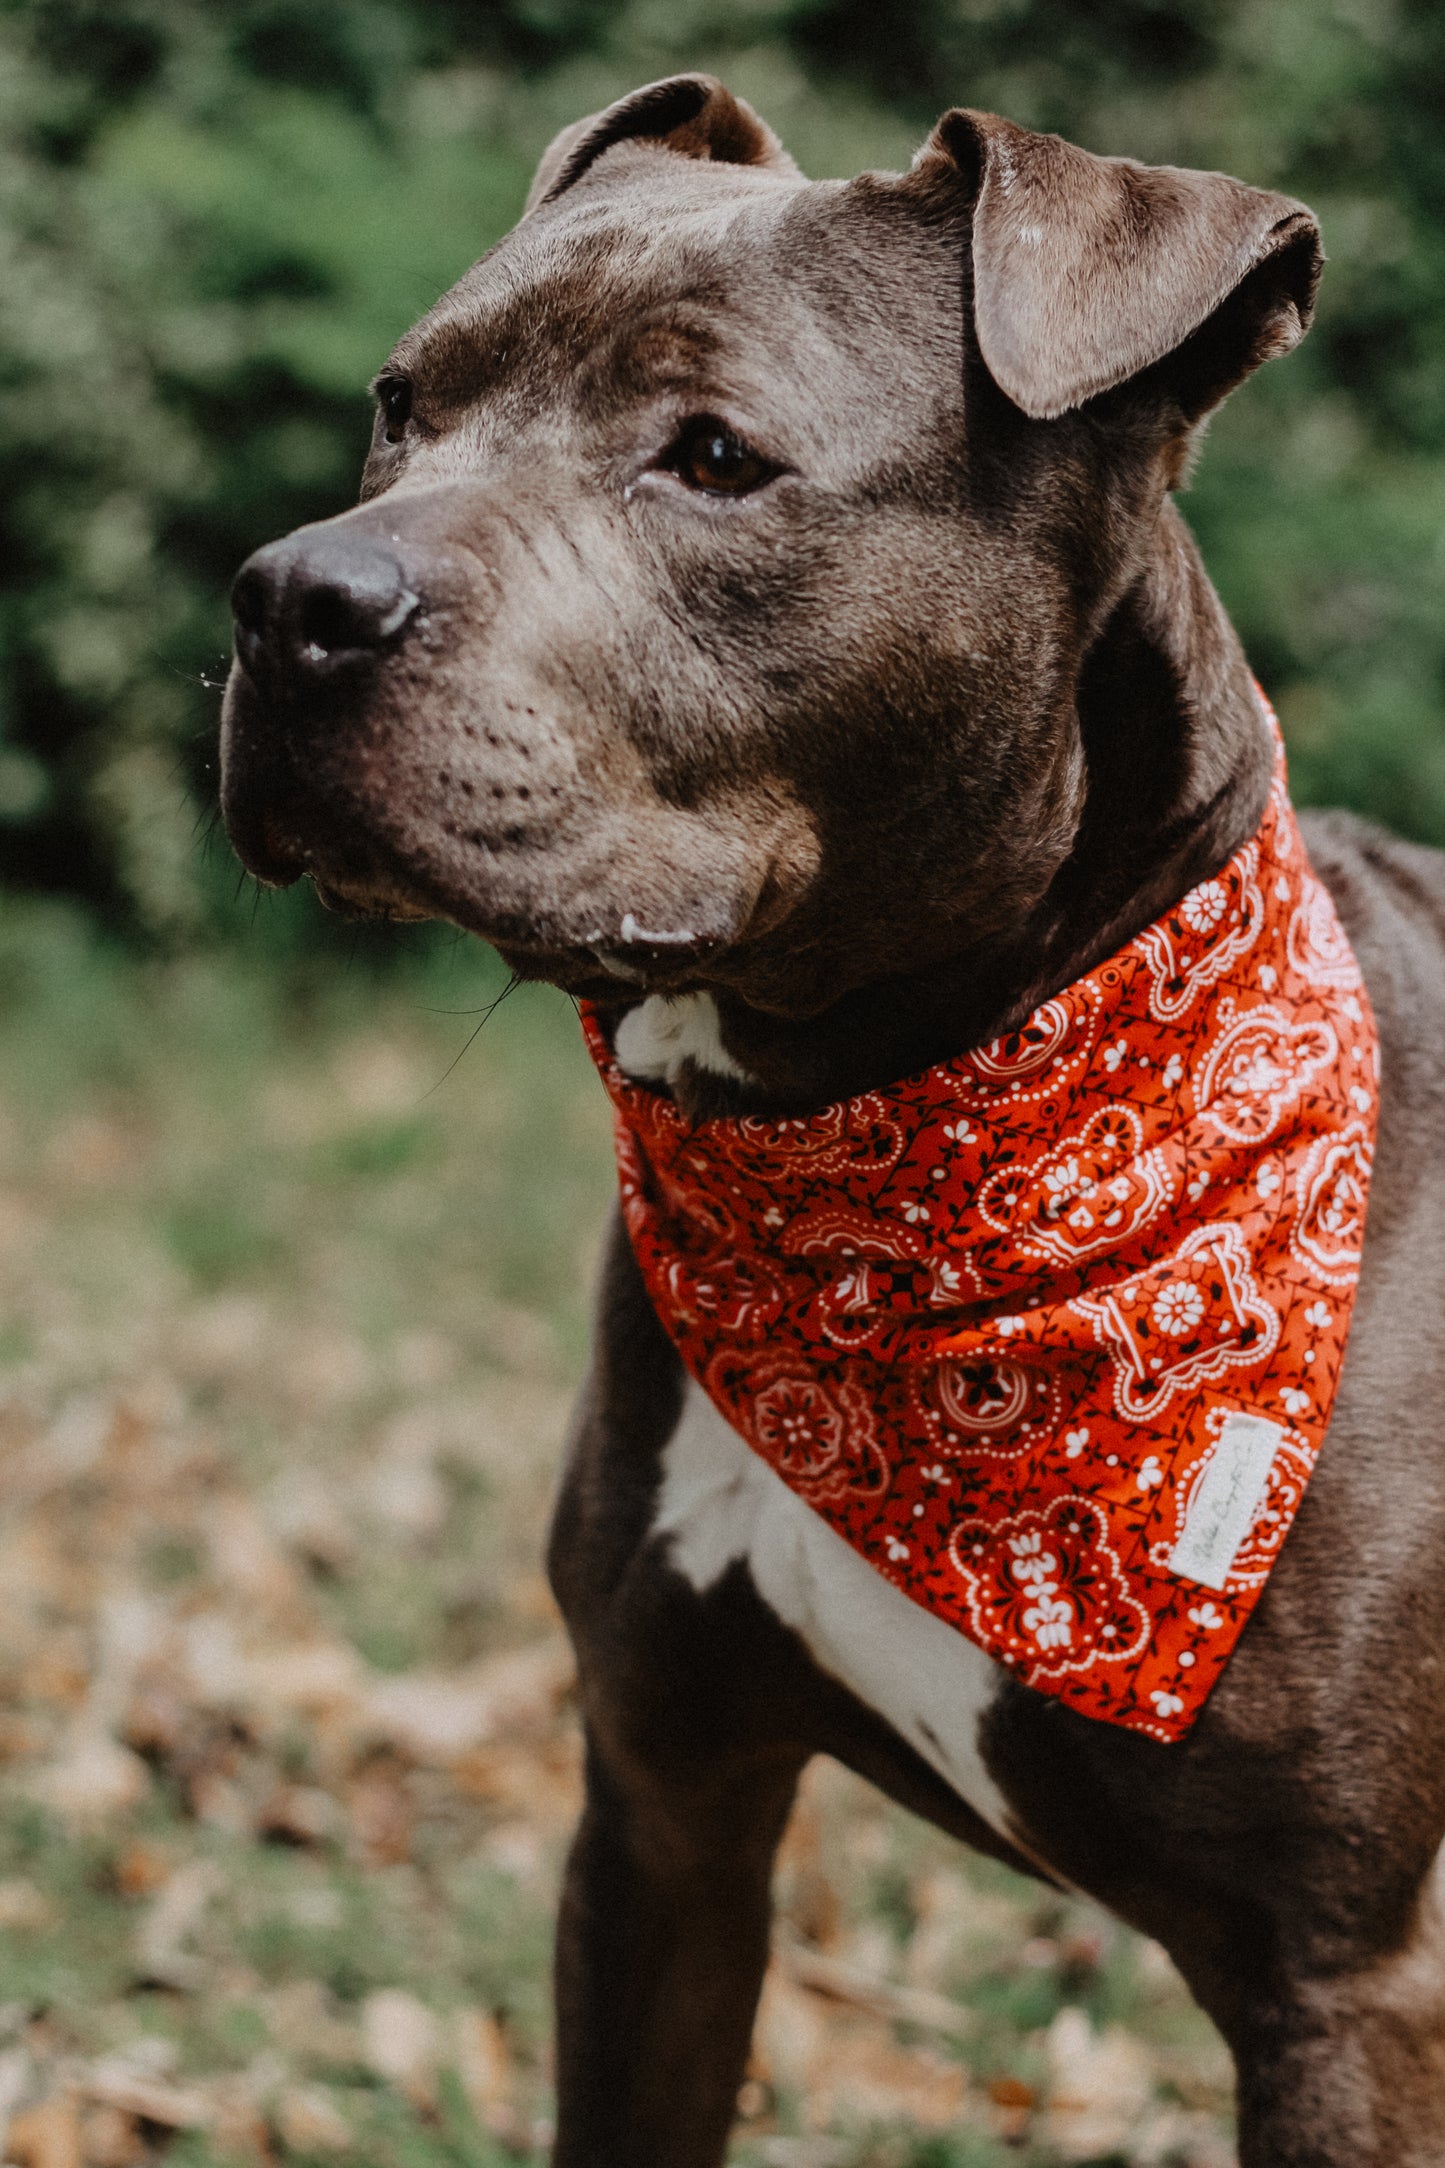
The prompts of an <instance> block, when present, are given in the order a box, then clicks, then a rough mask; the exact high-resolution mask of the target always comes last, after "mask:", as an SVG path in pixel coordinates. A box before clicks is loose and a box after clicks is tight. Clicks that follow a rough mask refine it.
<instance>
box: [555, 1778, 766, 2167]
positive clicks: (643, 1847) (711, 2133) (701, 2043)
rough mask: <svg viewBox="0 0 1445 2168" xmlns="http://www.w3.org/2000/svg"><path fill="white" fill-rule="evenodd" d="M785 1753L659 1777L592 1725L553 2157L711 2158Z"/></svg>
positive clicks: (727, 2120) (762, 1956) (740, 2045)
mask: <svg viewBox="0 0 1445 2168" xmlns="http://www.w3.org/2000/svg"><path fill="white" fill-rule="evenodd" d="M799 1766H800V1764H799V1762H798V1760H797V1758H796V1757H794V1756H791V1755H789V1756H786V1757H769V1758H767V1759H764V1760H762V1761H760V1762H758V1761H754V1762H749V1763H747V1764H745V1765H744V1766H742V1767H740V1768H734V1769H730V1770H727V1771H725V1772H722V1773H720V1774H717V1775H715V1776H712V1777H710V1778H709V1779H708V1780H707V1781H706V1782H705V1783H697V1782H685V1781H676V1780H669V1779H667V1778H664V1777H659V1776H658V1775H657V1774H655V1773H654V1772H651V1771H647V1770H644V1769H641V1768H639V1767H638V1766H637V1765H636V1763H635V1762H632V1761H631V1760H630V1758H629V1760H628V1762H627V1763H626V1764H625V1765H621V1757H613V1758H612V1760H611V1761H609V1757H608V1755H607V1754H606V1752H605V1750H604V1749H603V1748H602V1747H601V1746H600V1745H599V1744H598V1742H597V1741H596V1740H595V1739H594V1740H592V1741H590V1742H589V1751H588V1758H587V1800H586V1806H585V1809H584V1812H583V1816H582V1822H581V1826H580V1828H579V1829H578V1832H577V1836H576V1839H575V1841H574V1843H573V1847H572V1854H571V1858H570V1860H569V1862H568V1868H567V1877H566V1883H565V1887H564V1890H563V1897H562V1908H561V1918H560V1921H559V1932H558V1944H557V2089H558V2120H557V2146H556V2152H555V2154H554V2156H553V2158H554V2162H555V2163H556V2168H717V2164H718V2163H719V2162H720V2161H721V2160H722V2158H723V2153H724V2149H725V2147H726V2144H727V2136H728V2130H729V2127H730V2125H731V2123H732V2120H733V2114H734V2106H735V2102H736V2099H737V2091H738V2086H739V2084H740V2083H741V2081H742V2076H743V2067H744V2064H745V2061H746V2058H747V2052H748V2042H749V2039H750V2036H751V2032H752V2024H753V2015H754V2012H755V2010H756V2007H757V2000H758V1992H759V1989H760V1987H761V1985H762V1978H763V1970H764V1967H765V1965H766V1963H767V1955H768V1924H769V1913H770V1899H769V1887H770V1880H771V1871H772V1864H773V1855H774V1852H775V1850H776V1848H777V1844H778V1840H779V1838H780V1836H781V1835H782V1831H783V1825H784V1823H785V1822H786V1820H787V1815H788V1809H789V1807H790V1805H791V1803H792V1798H793V1792H794V1789H795V1786H796V1783H797V1778H798V1772H799Z"/></svg>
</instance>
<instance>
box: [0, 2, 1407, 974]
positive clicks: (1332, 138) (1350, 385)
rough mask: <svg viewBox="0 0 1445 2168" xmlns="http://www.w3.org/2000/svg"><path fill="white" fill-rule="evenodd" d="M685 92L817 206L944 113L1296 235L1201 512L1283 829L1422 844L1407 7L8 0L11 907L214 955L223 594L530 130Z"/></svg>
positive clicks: (330, 481)
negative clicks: (198, 944)
mask: <svg viewBox="0 0 1445 2168" xmlns="http://www.w3.org/2000/svg"><path fill="white" fill-rule="evenodd" d="M697 65H702V66H708V67H713V68H716V69H718V70H719V71H721V72H724V73H725V74H726V76H727V78H728V80H729V82H730V83H731V84H732V85H733V86H734V87H735V88H736V89H738V90H739V91H741V92H742V93H743V94H744V95H746V96H748V97H750V98H752V99H753V100H754V102H755V103H757V104H758V105H760V106H761V107H762V108H763V109H764V111H765V112H766V113H767V114H768V116H769V118H770V119H772V120H773V121H774V123H775V124H776V125H777V126H778V127H779V128H780V130H781V132H782V133H783V134H784V135H785V137H786V138H787V139H788V141H789V142H790V145H791V146H792V148H793V149H794V150H795V152H796V153H797V155H798V156H799V157H800V159H801V161H802V163H803V164H804V166H805V167H806V168H807V169H808V170H810V171H812V172H815V173H816V172H826V171H830V170H831V171H853V170H856V169H857V168H858V167H859V166H861V165H865V164H879V165H892V166H897V165H899V164H901V163H903V162H905V161H906V159H907V157H908V156H909V154H910V151H911V149H912V147H913V146H914V145H915V144H916V143H917V142H918V141H919V140H920V139H921V137H922V135H923V134H924V132H925V131H926V129H927V127H928V125H929V123H930V121H931V120H932V118H933V117H934V116H935V115H936V113H937V112H938V111H939V110H940V109H941V108H943V107H944V106H946V105H948V104H950V103H960V102H962V103H971V104H978V105H985V106H991V107H993V108H995V109H997V110H1000V111H1003V112H1007V113H1009V114H1011V115H1012V116H1013V117H1014V118H1016V119H1018V120H1020V121H1023V122H1025V123H1028V124H1030V125H1034V126H1040V127H1048V128H1057V129H1059V130H1061V131H1062V132H1064V133H1066V134H1068V135H1070V136H1072V137H1074V138H1075V139H1077V140H1079V141H1081V142H1083V143H1085V144H1087V145H1089V146H1090V147H1091V148H1093V149H1096V150H1101V151H1128V152H1132V153H1135V154H1137V155H1140V156H1143V157H1145V158H1151V159H1160V160H1168V161H1173V162H1176V163H1184V164H1198V165H1217V166H1223V167H1225V168H1227V169H1229V170H1231V171H1233V172H1237V173H1239V174H1241V175H1243V176H1244V177H1246V178H1248V179H1250V180H1253V181H1256V182H1260V183H1264V184H1268V185H1271V186H1276V187H1281V188H1285V189H1288V190H1290V191H1292V192H1294V193H1296V194H1299V195H1301V196H1303V197H1304V198H1305V199H1306V200H1307V201H1309V202H1311V203H1312V204H1313V205H1314V206H1315V207H1316V208H1317V209H1318V210H1319V212H1320V213H1321V216H1322V218H1323V222H1324V228H1325V235H1326V243H1327V247H1328V249H1329V253H1330V258H1331V262H1330V266H1329V269H1328V272H1327V276H1326V283H1325V287H1324V293H1323V299H1322V305H1321V309H1320V315H1319V319H1318V324H1317V328H1316V330H1315V332H1314V334H1313V336H1312V337H1311V339H1310V340H1309V342H1308V343H1307V345H1306V346H1305V348H1304V349H1303V350H1302V352H1301V353H1300V355H1299V356H1297V357H1296V358H1295V359H1293V360H1291V361H1290V362H1289V363H1288V364H1287V365H1286V366H1284V367H1281V368H1277V369H1273V370H1266V371H1265V372H1264V373H1263V375H1262V376H1261V377H1260V378H1259V379H1258V380H1257V381H1256V382H1255V383H1254V384H1253V385H1251V386H1250V387H1249V388H1248V389H1247V390H1246V391H1245V392H1244V393H1242V394H1241V395H1240V396H1239V397H1238V398H1237V399H1236V400H1235V402H1234V403H1233V404H1232V405H1231V407H1230V408H1229V409H1228V410H1227V412H1226V413H1225V415H1224V416H1223V417H1222V418H1221V419H1220V420H1219V421H1218V423H1217V424H1216V425H1215V428H1214V430H1213V433H1212V440H1211V442H1210V444H1209V446H1208V447H1207V449H1206V452H1205V456H1204V459H1203V462H1202V465H1201V468H1200V473H1199V478H1198V480H1197V482H1196V484H1195V486H1194V489H1193V491H1192V494H1191V496H1190V499H1189V501H1188V510H1189V514H1190V517H1191V518H1192V520H1193V521H1194V524H1195V526H1196V528H1197V530H1198V531H1199V533H1200V535H1201V538H1202V540H1203V542H1204V545H1205V550H1206V554H1207V556H1208V559H1209V562H1210V564H1211V567H1212V569H1213V571H1214V574H1215V577H1216V579H1217V581H1218V583H1219V585H1220V587H1221V589H1222V591H1223V593H1224V597H1225V600H1226V602H1227V604H1228V605H1229V607H1230V608H1231V610H1232V611H1233V613H1234V615H1235V618H1236V620H1237V622H1238V623H1239V625H1240V628H1241V630H1242V632H1243V633H1244V636H1245V639H1246V643H1247V645H1248V646H1249V649H1250V652H1251V654H1252V656H1253V659H1254V661H1255V664H1256V667H1257V669H1258V670H1259V672H1260V674H1261V676H1262V677H1263V679H1264V681H1265V683H1266V685H1267V687H1268V688H1269V689H1270V690H1271V691H1272V692H1273V693H1274V694H1275V696H1276V698H1277V700H1278V702H1279V704H1280V708H1281V712H1282V714H1283V717H1284V720H1285V724H1286V729H1287V731H1288V733H1289V736H1290V740H1291V745H1292V751H1293V758H1294V770H1295V777H1296V782H1297V785H1298V786H1299V788H1300V791H1301V794H1302V795H1303V796H1305V797H1307V798H1313V799H1322V798H1324V799H1336V798H1342V799H1346V800H1349V801H1350V802H1352V803H1354V804H1356V805H1359V806H1361V807H1363V808H1365V809H1366V810H1368V811H1371V812H1374V813H1377V814H1379V815H1381V816H1383V817H1384V818H1385V819H1387V820H1389V821H1391V822H1393V823H1394V824H1395V825H1397V826H1399V827H1401V828H1404V829H1406V830H1408V831H1409V832H1411V833H1413V834H1416V835H1420V836H1425V837H1428V838H1431V839H1433V840H1435V841H1439V842H1445V727H1442V713H1445V610H1442V607H1441V603H1442V589H1445V372H1442V369H1441V365H1440V364H1441V356H1442V352H1445V132H1442V130H1441V127H1440V114H1441V112H1442V111H1445V15H1442V13H1441V11H1440V10H1439V9H1438V8H1436V7H1434V6H1433V5H1431V4H1429V0H1271V4H1270V6H1268V7H1261V6H1259V5H1258V4H1257V0H1100V4H1097V5H1090V6H1088V7H1085V6H1083V5H1082V4H1081V0H906V4H905V0H899V4H896V5H892V6H889V7H887V8H880V7H879V6H878V5H877V0H729V4H727V5H726V6H725V5H724V4H723V0H667V4H666V5H664V4H663V0H623V4H617V0H230V4H225V5H222V4H220V0H103V4H102V0H0V851H3V864H4V872H5V877H6V879H7V880H8V881H9V882H11V883H12V884H15V885H22V886H33V887H44V888H51V889H59V890H61V891H64V892H68V893H71V894H74V895H78V896H82V897H84V898H86V899H88V901H89V902H90V903H91V904H92V905H93V906H94V907H95V908H96V909H97V910H98V911H100V912H101V913H103V914H105V915H106V916H108V917H109V918H110V919H111V920H112V921H113V922H114V923H117V924H120V925H123V926H125V927H127V928H129V929H130V930H132V931H134V932H136V933H140V934H143V935H146V936H149V937H151V938H158V939H163V940H167V941H175V940H183V939H187V938H191V937H193V936H195V935H196V934H197V933H199V932H203V931H205V930H206V929H207V928H210V929H213V930H214V929H216V928H218V927H224V926H225V925H226V924H227V923H228V921H229V918H230V915H231V914H230V908H229V902H228V899H229V895H230V888H231V881H232V869H230V867H229V863H228V857H227V853H226V851H225V849H224V846H222V845H217V846H215V847H214V848H213V849H212V850H210V851H209V852H208V851H207V850H205V849H203V848H202V847H201V844H202V842H203V839H204V831H205V827H206V814H207V806H208V802H209V799H210V797H211V794H212V791H213V776H214V741H215V724H216V710H217V704H218V695H217V692H216V689H215V687H216V683H217V681H218V680H219V679H220V678H221V677H222V675H223V673H224V664H225V656H226V652H227V640H228V620H227V613H226V607H225V600H224V597H225V590H226V587H227V584H228V581H229V578H230V575H231V573H232V571H233V570H234V568H235V566H236V565H237V564H238V563H239V561H240V560H241V558H242V557H244V556H245V555H246V554H247V552H248V551H249V550H250V549H252V548H253V547H255V546H256V545H257V544H258V543H259V542H261V541H263V540H265V539H267V538H269V537H270V536H272V535H273V534H277V533H280V532H282V531H283V530H284V529H286V528H287V527H289V526H291V525H293V524H295V523H296V522H298V521H301V520H305V519H313V518H317V517H320V516H324V515H325V514H327V513H328V512H330V511H333V510H335V509H337V508H339V507H340V506H341V505H343V504H344V503H345V502H347V501H348V500H349V497H350V494H351V491H352V488H353V484H354V478H355V475H356V472H357V469H358V467H359V463H360V459H361V456H362V451H363V447H364V444H365V441H366V436H367V429H368V418H367V400H366V394H365V389H364V387H365V384H366V381H367V379H368V377H369V376H370V374H371V373H372V372H373V371H374V369H375V368H376V367H377V366H378V364H379V363H380V362H381V360H382V359H383V357H384V355H385V353H386V350H387V348H388V345H389V344H390V342H391V340H392V339H393V338H394V336H395V335H396V334H397V333H398V332H399V331H400V330H401V329H402V328H403V327H404V326H405V325H406V324H407V323H408V322H409V321H410V320H411V319H412V318H413V317H414V316H415V315H416V314H417V313H418V311H419V310H420V309H421V308H422V307H424V306H425V305H426V304H427V303H428V302H429V301H430V300H431V299H432V298H433V297H434V295H435V294H436V292H437V291H438V290H439V289H441V288H442V287H443V286H445V285H446V284H448V283H449V282H450V281H451V280H452V279H453V278H455V277H456V276H457V275H458V274H459V273H460V272H461V271H462V270H463V269H464V268H465V266H466V265H467V264H468V263H469V262H471V261H472V260H473V259H474V258H475V257H476V256H477V255H478V254H480V253H481V251H482V250H483V249H484V248H485V247H486V246H487V245H488V244H489V243H490V242H491V241H492V240H493V239H495V238H496V236H497V235H498V234H499V233H500V232H501V231H503V230H504V229H505V227H506V226H507V225H508V224H509V223H510V221H511V220H512V219H513V218H514V217H515V215H516V213H517V211H518V209H519V207H520V203H521V200H522V196H523V193H524V190H525V186H526V181H527V177H528V174H529V172H530V170H531V166H532V163H533V161H534V159H535V157H536V155H537V153H538V152H539V150H540V149H541V147H542V146H543V144H544V143H545V142H546V140H547V139H548V137H549V136H550V135H551V134H552V132H553V131H554V130H555V129H556V128H557V127H558V126H560V125H562V124H563V123H564V122H565V121H567V120H569V119H572V118H575V117H576V116H577V115H579V114H580V113H583V112H586V111H588V110H590V109H592V108H594V107H596V106H597V105H599V104H602V103H604V102H605V101H606V100H607V99H608V98H610V97H612V96H615V95H617V94H618V93H620V92H621V91H623V90H626V89H628V88H630V87H631V86H632V85H634V84H635V83H637V82H640V81H644V80H647V79H648V78H649V77H651V76H655V75H659V74H663V73H666V72H668V71H670V70H673V69H675V68H677V67H680V66H697ZM288 923H289V922H288Z"/></svg>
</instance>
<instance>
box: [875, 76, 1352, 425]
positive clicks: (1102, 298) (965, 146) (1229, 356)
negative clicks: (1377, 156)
mask: <svg viewBox="0 0 1445 2168" xmlns="http://www.w3.org/2000/svg"><path fill="white" fill-rule="evenodd" d="M939 159H944V160H947V161H948V162H949V163H950V164H951V165H952V166H953V167H955V168H956V169H957V171H958V173H959V174H960V175H961V176H962V178H963V180H964V183H965V185H966V186H967V187H968V188H969V189H970V190H971V191H972V195H973V308H974V326H975V330H976V333H977V337H978V344H979V351H980V352H981V354H982V356H983V359H984V363H985V365H986V367H987V369H988V372H989V374H990V376H992V378H993V379H994V382H995V383H996V384H998V386H999V387H1000V389H1001V390H1003V391H1005V392H1007V394H1008V396H1009V398H1010V399H1012V400H1013V401H1014V403H1015V404H1016V405H1017V406H1020V407H1022V408H1023V410H1024V412H1025V414H1028V415H1031V416H1032V417H1033V418H1034V419H1036V420H1045V419H1048V418H1051V417H1052V416H1054V415H1057V414H1063V413H1065V412H1066V411H1067V410H1068V409H1069V408H1070V407H1076V406H1080V405H1082V403H1083V402H1084V401H1085V400H1086V399H1092V398H1093V397H1094V396H1095V395H1096V394H1097V393H1099V392H1103V391H1108V390H1110V389H1111V388H1112V387H1113V386H1114V385H1116V384H1122V383H1124V382H1126V381H1127V379H1129V378H1130V377H1134V376H1138V375H1139V374H1140V372H1141V371H1143V370H1145V369H1148V368H1150V367H1152V366H1153V365H1154V364H1156V363H1162V362H1164V361H1165V357H1166V356H1172V357H1174V359H1173V361H1172V362H1171V363H1170V365H1169V367H1168V369H1167V371H1166V372H1164V373H1165V378H1166V382H1167V389H1168V392H1169V394H1170V396H1171V397H1172V398H1173V399H1174V400H1175V401H1176V402H1177V404H1178V406H1179V408H1180V410H1181V411H1182V414H1183V417H1184V419H1185V421H1186V422H1190V423H1192V422H1194V421H1197V420H1198V419H1199V418H1200V416H1201V415H1203V414H1205V413H1207V412H1208V410H1209V409H1210V407H1212V406H1214V405H1216V404H1217V402H1218V401H1219V400H1220V399H1222V398H1223V397H1224V395H1225V393H1226V392H1228V391H1231V390H1232V389H1233V387H1234V386H1235V385H1236V384H1237V383H1239V382H1240V381H1241V379H1242V378H1244V377H1245V376H1247V375H1248V374H1249V372H1250V370H1251V369H1254V368H1256V367H1257V366H1258V365H1259V363H1260V362H1262V361H1268V360H1269V359H1270V358H1271V357H1272V356H1273V355H1275V354H1286V353H1288V352H1289V350H1290V348H1291V347H1292V346H1295V345H1297V344H1298V343H1299V341H1300V339H1302V338H1303V336H1304V334H1305V331H1306V330H1307V329H1308V326H1309V320H1310V316H1311V314H1312V313H1313V309H1314V295H1315V286H1316V283H1317V281H1318V279H1319V272H1320V263H1321V249H1320V236H1319V227H1318V226H1317V224H1316V222H1315V219H1314V216H1313V214H1312V213H1311V212H1310V211H1308V210H1306V208H1305V206H1304V205H1303V204H1302V203H1296V202H1294V201H1293V199H1292V198H1291V197H1289V196H1277V195H1271V194H1269V193H1268V192H1267V191H1266V190H1264V189H1259V188H1248V187H1246V186H1245V184H1244V183H1243V182H1242V181H1236V180H1231V178H1230V177H1229V175H1228V174H1227V173H1193V172H1188V171H1186V170H1184V169H1183V168H1181V167H1178V166H1145V165H1139V164H1137V163H1136V162H1135V161H1134V160H1133V159H1131V158H1098V157H1095V156H1094V154H1093V153H1092V152H1090V151H1084V150H1080V149H1079V148H1078V147H1077V146H1076V145H1075V144H1072V143H1066V142H1064V140H1063V139H1062V137H1060V136H1054V135H1035V134H1033V133H1031V132H1030V130H1028V129H1027V128H1018V127H1015V125H1014V124H1013V122H1012V121H1007V120H1000V119H999V118H998V116H997V115H996V114H993V113H972V112H965V111H962V110H959V111H955V112H952V113H946V114H945V115H944V117H943V119H942V120H941V121H940V122H939V123H938V126H937V127H936V128H935V130H934V132H933V134H932V136H931V137H930V139H929V141H928V143H927V144H926V145H925V147H924V149H923V151H922V152H920V154H919V160H918V162H917V165H918V167H920V168H921V167H927V166H930V165H932V164H934V163H935V162H936V161H937V160H939ZM916 170H917V168H916Z"/></svg>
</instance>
